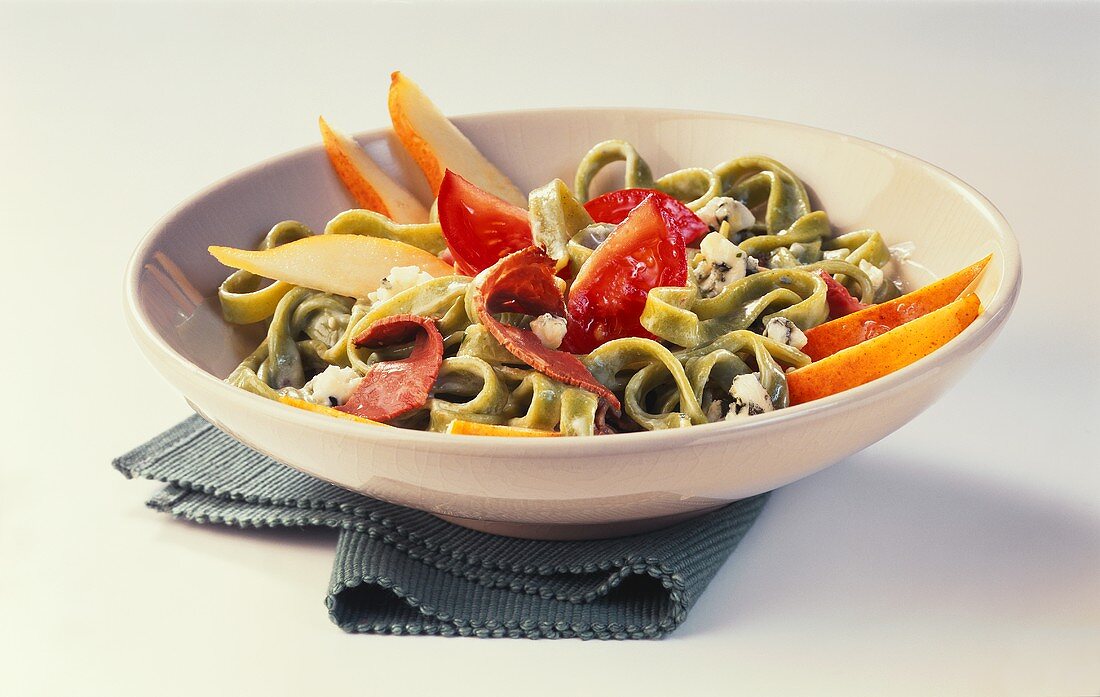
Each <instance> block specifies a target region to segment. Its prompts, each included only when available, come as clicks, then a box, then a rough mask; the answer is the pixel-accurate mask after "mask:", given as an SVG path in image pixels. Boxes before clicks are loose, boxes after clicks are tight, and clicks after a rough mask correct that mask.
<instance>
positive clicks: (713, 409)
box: [707, 399, 724, 423]
mask: <svg viewBox="0 0 1100 697" xmlns="http://www.w3.org/2000/svg"><path fill="white" fill-rule="evenodd" d="M723 409H724V407H723V406H722V402H721V400H717V399H716V400H714V401H712V402H711V403H710V404H708V405H707V421H709V422H711V423H714V422H715V421H721V420H722V410H723Z"/></svg>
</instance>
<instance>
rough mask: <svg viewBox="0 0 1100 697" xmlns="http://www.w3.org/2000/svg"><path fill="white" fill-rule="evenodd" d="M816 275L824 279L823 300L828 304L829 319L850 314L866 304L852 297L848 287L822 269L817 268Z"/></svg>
mask: <svg viewBox="0 0 1100 697" xmlns="http://www.w3.org/2000/svg"><path fill="white" fill-rule="evenodd" d="M817 275H818V276H821V277H822V278H823V279H825V286H826V288H827V290H826V292H825V302H827V303H828V304H829V319H836V318H837V317H843V316H845V315H850V314H852V313H853V312H856V311H858V310H862V309H863V308H865V307H867V305H864V304H863V303H861V302H860V301H858V300H856V299H855V298H853V297H852V294H851V293H849V292H848V289H847V288H845V287H844V286H842V285H841V284H840V283H839V282H838V281H837V280H836V279H835V278H833V277H832V276H830V275H829V273H828V272H827V271H825V270H824V269H818V270H817Z"/></svg>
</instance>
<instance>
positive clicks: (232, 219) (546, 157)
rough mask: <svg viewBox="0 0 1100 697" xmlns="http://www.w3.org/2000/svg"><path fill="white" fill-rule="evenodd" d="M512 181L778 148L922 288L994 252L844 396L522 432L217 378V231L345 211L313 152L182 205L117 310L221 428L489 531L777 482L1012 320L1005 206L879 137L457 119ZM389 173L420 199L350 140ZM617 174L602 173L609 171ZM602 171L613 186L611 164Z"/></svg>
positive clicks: (553, 525) (625, 516)
mask: <svg viewBox="0 0 1100 697" xmlns="http://www.w3.org/2000/svg"><path fill="white" fill-rule="evenodd" d="M455 122H456V124H457V125H458V126H459V128H461V129H462V131H463V132H465V133H466V134H467V135H468V136H469V137H470V139H471V140H473V142H474V143H475V144H477V145H478V146H479V147H480V148H481V149H482V151H483V152H484V153H485V154H486V155H487V156H488V157H489V159H490V160H492V161H493V162H495V163H496V164H497V165H498V166H500V167H501V169H503V170H504V172H505V173H507V174H508V175H510V176H511V177H512V178H513V179H514V181H515V182H516V183H517V184H518V185H519V186H520V188H522V189H524V190H530V189H532V188H534V187H536V186H538V185H541V184H543V183H545V182H547V181H549V180H550V179H551V178H553V177H561V178H562V179H564V180H565V181H567V182H571V181H572V179H573V174H574V170H575V167H576V165H577V162H578V161H579V160H580V158H581V156H582V155H583V154H584V153H585V152H586V151H587V150H588V149H589V148H590V147H591V146H592V145H593V144H595V143H598V142H600V141H602V140H605V139H608V138H624V139H626V140H628V141H630V142H632V143H633V144H634V145H635V146H636V147H637V148H638V149H639V150H640V152H641V153H642V155H643V156H644V157H646V158H647V160H648V161H649V163H650V164H651V165H652V166H653V170H654V172H655V173H658V174H659V173H663V172H665V171H669V170H671V169H675V168H678V167H683V166H689V165H704V166H709V165H713V164H715V163H717V162H720V161H723V160H726V159H728V158H730V157H733V156H736V155H743V154H749V153H759V154H766V155H770V156H772V157H774V158H776V159H778V160H780V161H781V162H784V163H785V164H787V165H788V166H790V167H791V168H792V169H793V170H794V172H795V173H797V174H798V175H799V176H800V177H802V179H803V180H804V181H805V182H806V184H807V186H808V187H809V188H810V190H811V191H812V195H813V197H814V203H815V207H819V208H824V209H825V210H826V211H828V213H829V216H830V219H831V220H832V223H833V225H834V226H836V227H837V228H838V229H840V230H852V229H858V228H863V227H874V228H877V229H879V230H881V231H882V232H883V234H884V235H885V236H886V239H887V241H888V242H890V243H898V242H903V241H912V242H913V243H915V245H916V251H915V253H914V256H913V258H914V259H915V260H916V261H917V262H919V266H918V265H908V266H907V267H906V270H905V273H906V275H907V276H909V279H908V280H909V281H910V282H911V283H913V284H914V285H922V284H923V283H926V282H928V281H929V280H931V278H932V277H934V276H942V275H944V274H946V273H949V272H951V271H954V270H956V269H958V268H961V267H962V266H964V265H967V264H969V263H971V262H974V261H976V260H978V259H980V258H982V257H983V256H985V255H986V254H989V253H991V252H992V253H993V255H994V256H993V261H992V263H991V264H990V266H989V267H988V269H987V270H986V272H985V274H984V276H983V278H982V280H981V282H980V285H979V286H978V288H977V292H978V293H979V295H980V296H981V299H982V301H983V304H984V306H985V312H984V314H982V315H981V316H980V317H979V318H978V319H977V320H976V321H975V322H974V323H973V324H972V325H971V326H970V327H968V328H967V329H966V331H964V332H963V333H962V334H961V335H960V336H958V337H956V338H955V339H954V340H953V341H951V342H950V343H949V344H948V345H946V346H945V347H943V348H941V349H940V350H938V351H936V352H935V353H934V354H932V355H930V356H928V357H926V358H923V359H921V360H920V361H917V362H916V363H914V364H913V365H910V366H908V367H906V368H904V369H903V370H900V371H898V372H896V373H893V374H891V375H889V376H887V377H884V378H881V379H879V380H876V381H874V382H872V383H869V384H867V385H863V386H861V387H858V388H856V389H853V390H850V391H848V392H844V393H842V394H838V395H834V396H832V397H829V398H826V399H822V400H819V401H816V402H812V403H809V404H804V405H800V406H797V407H792V408H789V409H783V410H780V411H778V412H775V413H772V414H766V415H761V416H755V417H753V418H751V419H748V420H745V421H738V422H731V423H715V424H710V425H705V426H696V427H693V428H688V429H682V430H674V431H660V432H649V433H631V434H621V435H612V436H601V437H593V438H546V439H514V438H489V437H469V436H462V437H460V436H447V435H443V434H438V433H423V432H419V431H407V430H401V429H380V428H366V427H363V426H361V425H358V424H355V423H352V422H347V421H343V420H338V419H333V418H330V417H326V416H322V415H318V414H312V413H309V412H304V411H301V410H298V409H294V408H291V407H288V406H284V405H282V404H279V403H276V402H272V401H268V400H265V399H263V398H261V397H258V396H256V395H253V394H250V393H248V392H245V391H243V390H239V389H237V388H234V387H230V386H229V385H227V384H225V383H223V382H222V381H221V378H223V377H224V376H225V375H227V374H228V373H229V372H230V370H232V369H233V367H235V366H236V365H237V363H238V362H239V361H240V360H241V358H242V357H243V356H244V355H246V354H247V353H248V352H250V351H251V350H252V349H253V348H254V347H255V346H256V344H257V343H258V342H259V338H260V334H259V333H258V332H257V330H256V329H255V328H252V329H246V330H242V329H240V328H235V327H233V326H230V325H229V324H226V323H224V322H223V321H222V320H221V318H220V316H219V314H218V309H217V301H216V297H215V292H216V289H217V287H218V284H219V283H220V282H221V281H222V279H223V278H224V277H225V276H226V274H227V269H225V268H224V267H223V266H221V265H220V264H219V263H218V262H217V261H215V260H214V259H213V258H212V257H210V256H209V255H208V254H207V252H206V248H207V246H208V245H211V244H219V245H230V246H238V247H251V246H253V245H254V244H256V242H257V241H258V240H259V238H260V237H261V236H262V235H263V233H264V232H266V231H267V230H268V229H269V228H270V227H271V226H272V225H273V224H274V223H276V222H279V221H280V220H284V219H296V220H301V221H303V222H305V223H307V224H309V225H310V226H312V227H314V229H318V230H319V229H321V228H322V227H323V226H324V223H325V222H326V221H327V220H328V219H329V218H331V217H332V216H333V215H335V214H336V213H339V212H340V211H342V210H345V209H347V208H349V207H352V205H351V202H350V200H349V199H348V197H347V196H346V194H345V193H344V190H343V188H342V187H341V185H340V182H339V181H338V180H337V179H336V177H335V176H334V174H333V173H332V171H331V168H330V167H329V164H328V161H327V159H326V157H325V154H324V152H323V150H322V149H321V147H320V145H317V146H313V147H309V148H305V149H302V150H299V151H296V152H293V153H290V154H287V155H283V156H280V157H277V158H275V159H272V160H268V161H267V162H263V163H261V164H259V165H256V166H254V167H251V168H249V169H246V170H244V171H242V172H238V173H237V174H234V175H232V176H231V177H229V178H227V179H225V180H223V181H221V182H219V183H218V184H215V185H214V186H212V187H211V188H209V189H207V190H206V191H204V192H202V193H200V194H198V195H197V196H195V197H193V198H192V199H190V200H189V201H187V202H185V203H184V204H183V205H181V206H180V207H179V208H177V209H176V210H175V211H173V212H172V213H171V214H169V215H168V216H167V217H166V218H165V219H164V220H162V221H161V222H160V223H159V224H158V225H157V226H156V227H154V228H153V230H152V231H150V233H149V234H148V236H147V237H146V238H145V240H144V241H143V242H142V243H141V246H140V247H138V249H137V251H136V252H135V254H134V257H133V259H132V260H131V262H130V266H129V268H128V270H127V278H126V295H127V302H126V309H127V313H128V315H129V322H130V326H131V328H132V330H133V333H134V336H135V337H136V338H137V340H138V343H139V344H140V345H141V348H142V350H143V351H144V352H145V354H146V356H148V358H149V360H150V361H152V363H153V364H154V365H155V366H156V367H157V369H158V370H160V371H161V372H162V373H163V374H164V376H165V377H166V378H168V380H169V381H170V382H171V383H172V384H173V385H175V386H176V388H178V389H179V390H180V391H181V392H182V393H183V395H184V396H185V397H186V398H187V400H188V401H189V402H190V403H191V404H192V405H193V406H194V407H195V408H196V410H198V411H199V412H200V413H201V414H203V415H204V416H205V417H206V418H207V419H209V420H210V421H212V422H213V423H215V424H216V425H217V426H218V427H220V428H222V429H223V430H225V431H227V432H228V433H230V434H232V435H233V436H234V437H236V438H238V439H239V440H241V441H242V442H244V443H247V444H248V445H250V446H252V447H254V448H256V449H257V450H260V451H262V452H264V453H267V454H268V455H270V456H271V457H273V458H275V459H276V460H279V461H281V462H283V463H286V464H287V465H290V466H292V467H295V468H297V469H300V470H303V471H305V472H308V473H310V474H313V475H315V476H317V477H321V478H322V479H326V480H328V481H331V482H334V483H336V484H339V485H341V486H344V487H347V488H349V489H352V490H355V491H359V492H362V493H363V494H366V495H369V496H373V497H376V498H380V499H385V500H387V501H392V502H394V503H399V504H403V505H406V506H411V507H413V508H419V509H422V510H425V511H430V512H432V513H435V514H437V515H441V516H444V517H446V518H448V519H450V520H453V521H455V522H458V523H460V524H464V525H467V526H470V527H476V528H478V529H482V530H488V531H491V532H497V533H500V534H507V535H516V536H524V537H543V538H562V539H565V538H584V537H602V536H609V535H616V534H626V533H630V532H636V531H641V530H644V529H648V528H653V527H657V526H660V525H665V524H668V523H671V522H674V521H677V520H680V519H683V518H686V517H689V516H691V515H695V514H699V513H702V512H705V511H707V510H710V509H713V508H715V507H717V506H720V505H722V504H724V503H726V502H728V501H733V500H735V499H739V498H743V497H746V496H751V495H753V494H758V493H760V492H764V491H768V490H771V489H774V488H776V487H780V486H783V485H784V484H787V483H789V482H792V481H795V480H796V479H799V478H801V477H805V476H807V475H809V474H812V473H813V472H816V471H818V470H820V469H822V468H824V467H826V466H828V465H830V464H832V463H834V462H836V461H838V460H840V459H841V458H843V457H845V456H847V455H850V454H851V453H854V452H856V451H858V450H860V449H862V448H865V447H867V446H868V445H870V444H872V443H874V442H875V441H877V440H879V439H880V438H882V437H884V436H886V435H887V434H889V433H891V432H892V431H894V430H895V429H897V428H899V427H900V426H902V425H903V424H905V423H906V422H907V421H909V420H910V419H912V418H913V417H914V416H916V415H917V414H918V413H920V412H921V411H922V410H923V409H925V408H926V407H927V406H928V405H930V404H931V403H932V402H933V401H934V400H935V399H936V398H937V397H938V396H939V395H940V394H941V393H943V391H944V390H945V389H947V387H948V386H949V385H951V384H952V383H953V382H954V381H955V380H956V379H957V378H958V377H959V376H960V375H961V373H962V372H963V370H965V369H966V367H967V366H969V364H970V362H971V361H973V360H974V359H975V358H976V357H977V355H978V354H979V353H980V349H982V348H983V347H985V346H986V345H987V344H988V343H989V342H990V340H992V338H993V337H994V335H995V334H996V333H997V331H998V329H999V328H1000V327H1001V325H1002V324H1003V323H1004V321H1005V319H1006V318H1007V317H1008V314H1009V311H1010V310H1011V308H1012V305H1013V303H1014V301H1015V298H1016V294H1017V291H1018V288H1019V283H1020V256H1019V250H1018V248H1017V244H1016V240H1015V239H1014V237H1013V235H1012V232H1011V231H1010V229H1009V226H1008V224H1007V222H1006V221H1005V220H1004V218H1003V217H1002V216H1001V214H1000V213H999V212H998V211H997V210H996V209H995V208H994V207H993V206H992V205H991V204H990V203H989V201H987V200H986V199H985V198H984V197H982V195H981V194H979V193H978V192H977V191H975V190H974V189H972V188H971V187H969V186H967V185H966V184H965V183H963V182H962V181H960V180H958V179H957V178H955V177H953V176H952V175H950V174H948V173H946V172H944V171H942V170H940V169H938V168H936V167H933V166H932V165H929V164H927V163H925V162H922V161H920V160H918V159H916V158H913V157H910V156H908V155H904V154H902V153H899V152H896V151H894V150H891V149H889V148H886V147H882V146H880V145H875V144H873V143H869V142H866V141H862V140H859V139H856V138H852V137H849V136H845V135H840V134H837V133H831V132H828V131H823V130H818V129H814V128H808V127H805V126H798V125H794V124H788V123H780V122H776V121H768V120H763V119H756V118H748V117H743V116H732V115H723V114H710V113H698V112H683V111H666V110H651V109H627V110H623V109H614V110H612V109H596V110H587V109H559V110H548V111H523V112H509V113H495V114H481V115H477V116H466V117H460V118H456V119H455ZM358 139H359V141H360V142H361V143H362V144H363V145H365V146H366V148H367V149H368V150H369V151H370V153H371V154H372V155H373V156H374V157H375V159H376V160H378V161H379V162H380V163H381V164H382V166H383V167H384V168H385V169H386V170H388V171H389V172H390V173H391V174H393V175H395V176H397V177H398V178H400V179H401V180H404V181H405V182H407V183H408V184H409V185H410V186H411V187H412V188H413V189H414V191H417V192H420V193H422V194H423V195H424V198H425V199H427V198H428V192H427V189H426V187H425V186H424V184H423V180H422V178H421V177H420V175H419V173H418V172H416V171H415V168H414V167H413V166H412V164H411V162H410V161H409V159H408V158H407V156H405V154H404V153H403V152H402V151H401V149H400V147H399V146H398V145H397V143H396V141H395V140H394V139H393V138H392V136H391V135H390V134H389V131H388V130H384V131H373V132H370V133H364V134H362V135H360V136H359V137H358ZM611 169H614V168H611ZM598 183H603V184H604V185H605V187H609V186H610V183H611V179H610V175H609V174H606V173H605V174H604V175H601V179H600V180H599V182H598Z"/></svg>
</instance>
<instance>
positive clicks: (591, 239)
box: [577, 223, 618, 249]
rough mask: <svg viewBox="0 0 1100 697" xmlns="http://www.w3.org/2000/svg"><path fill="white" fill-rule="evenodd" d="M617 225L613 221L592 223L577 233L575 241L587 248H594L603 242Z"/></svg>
mask: <svg viewBox="0 0 1100 697" xmlns="http://www.w3.org/2000/svg"><path fill="white" fill-rule="evenodd" d="M617 227H618V225H615V224H613V223H592V224H591V225H589V226H588V227H586V228H584V229H583V230H581V231H580V233H578V234H579V237H577V242H579V243H580V244H581V245H583V246H585V247H588V248H589V249H595V248H596V247H599V246H600V245H601V244H603V243H604V242H605V241H606V240H607V238H608V236H610V235H611V233H613V232H615V228H617Z"/></svg>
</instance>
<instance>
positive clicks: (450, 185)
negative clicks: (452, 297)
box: [438, 170, 531, 276]
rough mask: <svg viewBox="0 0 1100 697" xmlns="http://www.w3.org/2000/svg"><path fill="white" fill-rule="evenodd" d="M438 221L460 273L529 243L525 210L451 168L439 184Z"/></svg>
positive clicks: (472, 270) (470, 272)
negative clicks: (477, 185)
mask: <svg viewBox="0 0 1100 697" xmlns="http://www.w3.org/2000/svg"><path fill="white" fill-rule="evenodd" d="M438 211H439V225H440V227H441V228H443V238H444V239H445V240H447V247H448V248H449V249H450V251H451V255H452V256H453V257H454V260H455V265H456V266H457V267H458V270H459V271H460V272H461V273H464V274H466V275H469V276H475V275H477V274H478V273H480V272H481V271H484V270H485V269H487V268H489V267H490V266H492V265H493V264H495V263H497V261H499V260H500V259H503V258H504V257H506V256H508V255H509V254H511V253H512V252H518V251H519V250H521V249H525V248H526V247H530V246H531V223H530V222H529V220H528V218H527V211H526V210H524V209H523V208H520V207H519V206H513V205H512V204H510V203H508V202H507V201H505V200H503V199H499V198H497V197H496V196H493V195H492V194H490V193H488V192H486V191H482V190H481V189H479V188H477V187H476V186H474V185H473V184H471V183H470V182H468V181H466V180H465V179H463V178H462V177H460V176H459V175H457V174H455V173H454V172H452V171H451V170H447V173H446V174H445V175H444V176H443V182H442V183H441V184H440V185H439V203H438Z"/></svg>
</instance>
